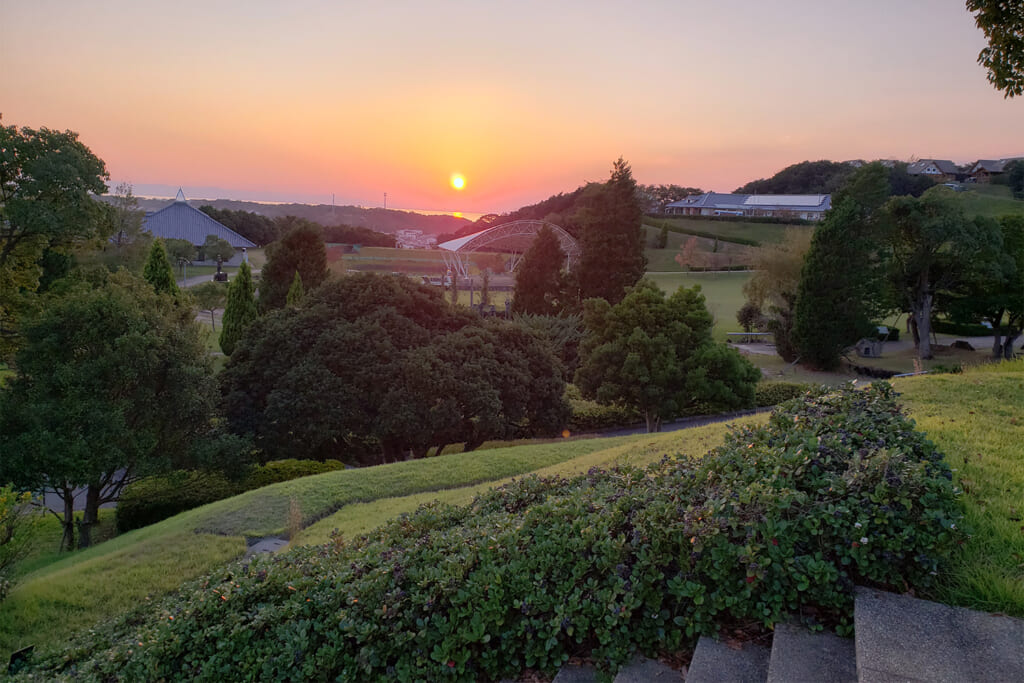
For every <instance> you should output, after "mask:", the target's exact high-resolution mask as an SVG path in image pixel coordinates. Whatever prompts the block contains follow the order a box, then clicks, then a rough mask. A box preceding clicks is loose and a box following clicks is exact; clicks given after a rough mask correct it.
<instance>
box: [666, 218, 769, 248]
mask: <svg viewBox="0 0 1024 683" xmlns="http://www.w3.org/2000/svg"><path fill="white" fill-rule="evenodd" d="M680 218H682V216H680ZM701 220H708V219H707V218H702V219H701ZM745 222H747V221H746V220H745ZM762 222H764V221H762ZM653 223H655V221H648V225H650V224H653ZM662 226H667V227H668V231H669V232H676V233H679V234H681V235H693V236H694V237H705V238H707V239H710V240H718V241H719V242H732V243H733V244H743V245H746V246H748V247H759V246H761V243H760V242H758V241H757V240H752V239H747V238H745V237H723V236H722V235H717V234H715V233H713V232H708V231H707V230H694V229H692V228H684V227H682V226H679V225H674V224H672V223H670V222H668V221H657V222H656V224H655V225H654V227H657V228H661V227H662Z"/></svg>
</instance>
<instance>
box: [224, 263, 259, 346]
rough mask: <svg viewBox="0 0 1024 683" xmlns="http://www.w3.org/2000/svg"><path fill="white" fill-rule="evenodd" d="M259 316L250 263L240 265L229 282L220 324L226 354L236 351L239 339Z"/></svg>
mask: <svg viewBox="0 0 1024 683" xmlns="http://www.w3.org/2000/svg"><path fill="white" fill-rule="evenodd" d="M257 317H259V313H258V311H257V310H256V299H255V295H254V288H253V284H252V271H251V270H249V264H248V263H244V262H243V263H242V265H240V266H239V267H238V272H237V273H236V274H235V277H234V278H233V279H232V280H231V282H229V283H228V295H227V303H226V304H225V306H224V318H223V319H222V320H221V326H220V350H221V351H223V352H224V355H225V356H230V355H231V354H232V353H234V352H235V347H236V346H237V345H238V340H239V339H241V338H242V335H243V334H245V331H246V330H247V329H249V327H250V326H251V325H252V323H253V321H255V320H256V318H257Z"/></svg>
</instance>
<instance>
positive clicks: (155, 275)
mask: <svg viewBox="0 0 1024 683" xmlns="http://www.w3.org/2000/svg"><path fill="white" fill-rule="evenodd" d="M142 275H143V277H145V278H146V282H148V283H149V284H151V285H153V289H155V290H156V291H157V293H158V294H177V293H178V284H177V283H176V282H175V281H174V269H173V267H172V266H171V260H170V258H168V256H167V248H166V247H164V241H163V240H154V241H153V246H152V247H151V248H150V250H149V258H148V259H147V260H146V267H145V269H144V270H143V271H142Z"/></svg>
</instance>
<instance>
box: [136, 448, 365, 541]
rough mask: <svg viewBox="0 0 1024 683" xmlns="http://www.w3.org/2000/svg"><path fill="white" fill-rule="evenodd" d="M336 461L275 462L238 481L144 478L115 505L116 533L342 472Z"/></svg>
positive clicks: (211, 475)
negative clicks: (240, 496) (226, 500)
mask: <svg viewBox="0 0 1024 683" xmlns="http://www.w3.org/2000/svg"><path fill="white" fill-rule="evenodd" d="M344 468H345V465H344V464H343V463H341V462H339V461H337V460H328V461H326V462H317V461H316V460H295V459H290V460H275V461H273V462H268V463H267V464H265V465H258V466H256V467H253V468H251V469H250V470H249V472H248V473H247V474H246V475H245V477H244V478H243V479H242V480H241V481H240V482H232V481H229V480H228V479H227V477H225V476H224V475H223V474H220V473H218V472H189V471H181V470H179V471H175V472H170V473H168V474H161V475H158V476H153V477H146V478H145V479H140V480H139V481H137V482H135V483H133V484H131V485H129V486H128V487H126V488H125V490H124V492H123V493H122V494H121V498H120V499H119V500H118V502H117V530H118V531H119V532H121V533H123V532H125V531H131V530H132V529H138V528H140V527H144V526H149V525H150V524H155V523H156V522H159V521H161V520H164V519H167V518H168V517H173V516H174V515H176V514H178V513H181V512H185V511H186V510H191V509H192V508H196V507H199V506H200V505H206V504H207V503H212V502H214V501H217V500H223V499H224V498H230V497H231V496H236V495H238V494H239V493H244V492H245V491H250V490H252V489H258V488H261V487H263V486H269V485H270V484H276V483H277V482H281V481H289V480H291V479H298V478H299V477H308V476H310V475H312V474H323V473H324V472H330V471H332V470H340V469H344Z"/></svg>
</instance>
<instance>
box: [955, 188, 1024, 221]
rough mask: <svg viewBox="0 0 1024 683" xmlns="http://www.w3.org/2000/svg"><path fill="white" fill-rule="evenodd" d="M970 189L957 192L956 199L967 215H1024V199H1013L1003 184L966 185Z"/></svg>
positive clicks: (1008, 189)
mask: <svg viewBox="0 0 1024 683" xmlns="http://www.w3.org/2000/svg"><path fill="white" fill-rule="evenodd" d="M967 187H969V188H970V189H968V190H967V191H965V192H958V193H957V194H956V197H957V199H958V200H959V201H960V203H961V204H962V205H963V207H964V211H965V212H966V213H967V215H968V216H988V217H989V218H998V217H999V216H1006V215H1012V216H1020V215H1024V200H1020V199H1014V198H1013V195H1012V194H1011V193H1010V188H1009V187H1007V186H1005V185H974V186H970V185H968V186H967Z"/></svg>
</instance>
